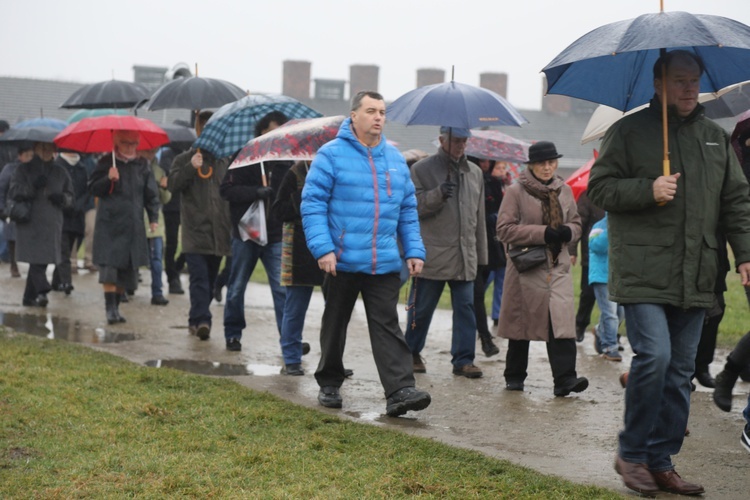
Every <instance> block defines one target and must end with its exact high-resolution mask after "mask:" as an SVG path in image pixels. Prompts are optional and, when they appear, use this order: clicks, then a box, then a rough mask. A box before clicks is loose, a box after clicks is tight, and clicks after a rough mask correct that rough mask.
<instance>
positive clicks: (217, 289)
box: [214, 284, 224, 302]
mask: <svg viewBox="0 0 750 500" xmlns="http://www.w3.org/2000/svg"><path fill="white" fill-rule="evenodd" d="M222 288H224V287H222V286H219V285H218V284H216V285H214V300H215V301H216V302H221V299H222V296H221V289H222Z"/></svg>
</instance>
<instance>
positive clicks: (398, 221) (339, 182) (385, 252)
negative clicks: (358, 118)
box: [301, 118, 425, 274]
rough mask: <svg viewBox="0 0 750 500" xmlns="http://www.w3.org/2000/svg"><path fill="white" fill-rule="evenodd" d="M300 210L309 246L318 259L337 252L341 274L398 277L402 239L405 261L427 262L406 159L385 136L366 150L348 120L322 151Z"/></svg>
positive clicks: (319, 153)
mask: <svg viewBox="0 0 750 500" xmlns="http://www.w3.org/2000/svg"><path fill="white" fill-rule="evenodd" d="M301 209H302V226H303V228H304V230H305V238H306V239H307V246H308V248H309V249H310V251H311V252H312V254H313V256H314V257H315V258H316V259H319V258H320V257H322V256H324V255H326V254H327V253H330V252H334V253H335V254H336V258H337V261H338V264H337V266H336V270H337V271H343V272H351V273H370V274H387V273H398V272H399V271H400V270H401V255H400V253H399V245H398V242H399V241H400V242H401V245H402V246H403V250H404V257H405V258H407V259H408V258H418V259H422V260H424V258H425V248H424V245H423V244H422V237H421V236H420V233H419V217H418V215H417V200H416V197H415V196H414V184H413V183H412V181H411V177H410V175H409V168H408V167H407V166H406V161H405V160H404V157H403V156H402V155H401V153H400V152H399V151H398V150H397V149H396V148H395V147H393V146H391V145H390V144H388V143H387V141H386V139H385V136H382V137H381V140H380V143H379V144H378V145H377V146H375V147H374V148H368V147H365V146H363V145H362V144H361V143H360V142H359V141H358V140H357V138H356V137H355V136H354V134H353V133H352V130H351V119H349V118H348V119H346V120H345V121H344V123H342V124H341V128H340V129H339V132H338V134H337V135H336V139H334V140H332V141H331V142H329V143H327V144H325V145H324V146H323V147H321V148H320V149H319V150H318V153H317V155H316V157H315V160H314V161H313V162H312V165H311V167H310V172H309V173H308V175H307V179H306V181H305V187H304V189H303V191H302V207H301Z"/></svg>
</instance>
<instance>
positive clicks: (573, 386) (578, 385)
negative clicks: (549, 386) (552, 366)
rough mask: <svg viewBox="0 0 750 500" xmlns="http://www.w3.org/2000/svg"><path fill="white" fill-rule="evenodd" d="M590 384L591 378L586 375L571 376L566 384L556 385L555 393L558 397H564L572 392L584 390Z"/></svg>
mask: <svg viewBox="0 0 750 500" xmlns="http://www.w3.org/2000/svg"><path fill="white" fill-rule="evenodd" d="M588 386H589V379H587V378H586V377H578V378H571V379H570V380H569V381H567V382H566V383H565V384H563V385H561V386H559V387H555V390H554V393H555V396H557V397H564V396H567V395H568V394H570V393H571V392H583V391H585V390H586V389H587V388H588Z"/></svg>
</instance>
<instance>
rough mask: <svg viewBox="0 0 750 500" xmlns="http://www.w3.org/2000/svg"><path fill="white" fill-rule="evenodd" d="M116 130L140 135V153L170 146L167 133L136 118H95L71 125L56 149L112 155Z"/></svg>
mask: <svg viewBox="0 0 750 500" xmlns="http://www.w3.org/2000/svg"><path fill="white" fill-rule="evenodd" d="M115 130H129V131H136V132H138V134H139V135H140V143H139V144H138V149H139V150H144V149H154V148H158V147H159V146H163V145H165V144H167V143H168V142H169V137H168V136H167V133H166V132H164V130H162V129H161V128H160V127H158V126H157V125H155V124H154V123H153V122H152V121H151V120H147V119H145V118H137V117H135V116H117V115H108V116H98V117H94V118H84V119H83V120H81V121H78V122H75V123H71V124H70V125H68V126H67V127H66V128H65V130H63V131H62V132H60V133H59V134H58V136H57V137H55V144H56V145H57V147H58V148H61V149H69V150H72V151H79V152H81V153H103V152H107V151H112V150H113V148H114V143H113V141H112V136H113V135H114V131H115Z"/></svg>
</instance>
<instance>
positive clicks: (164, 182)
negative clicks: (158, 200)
mask: <svg viewBox="0 0 750 500" xmlns="http://www.w3.org/2000/svg"><path fill="white" fill-rule="evenodd" d="M168 180H169V179H168V178H167V176H166V175H165V176H164V177H162V178H161V179H159V187H160V188H162V189H167V181H168Z"/></svg>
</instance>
